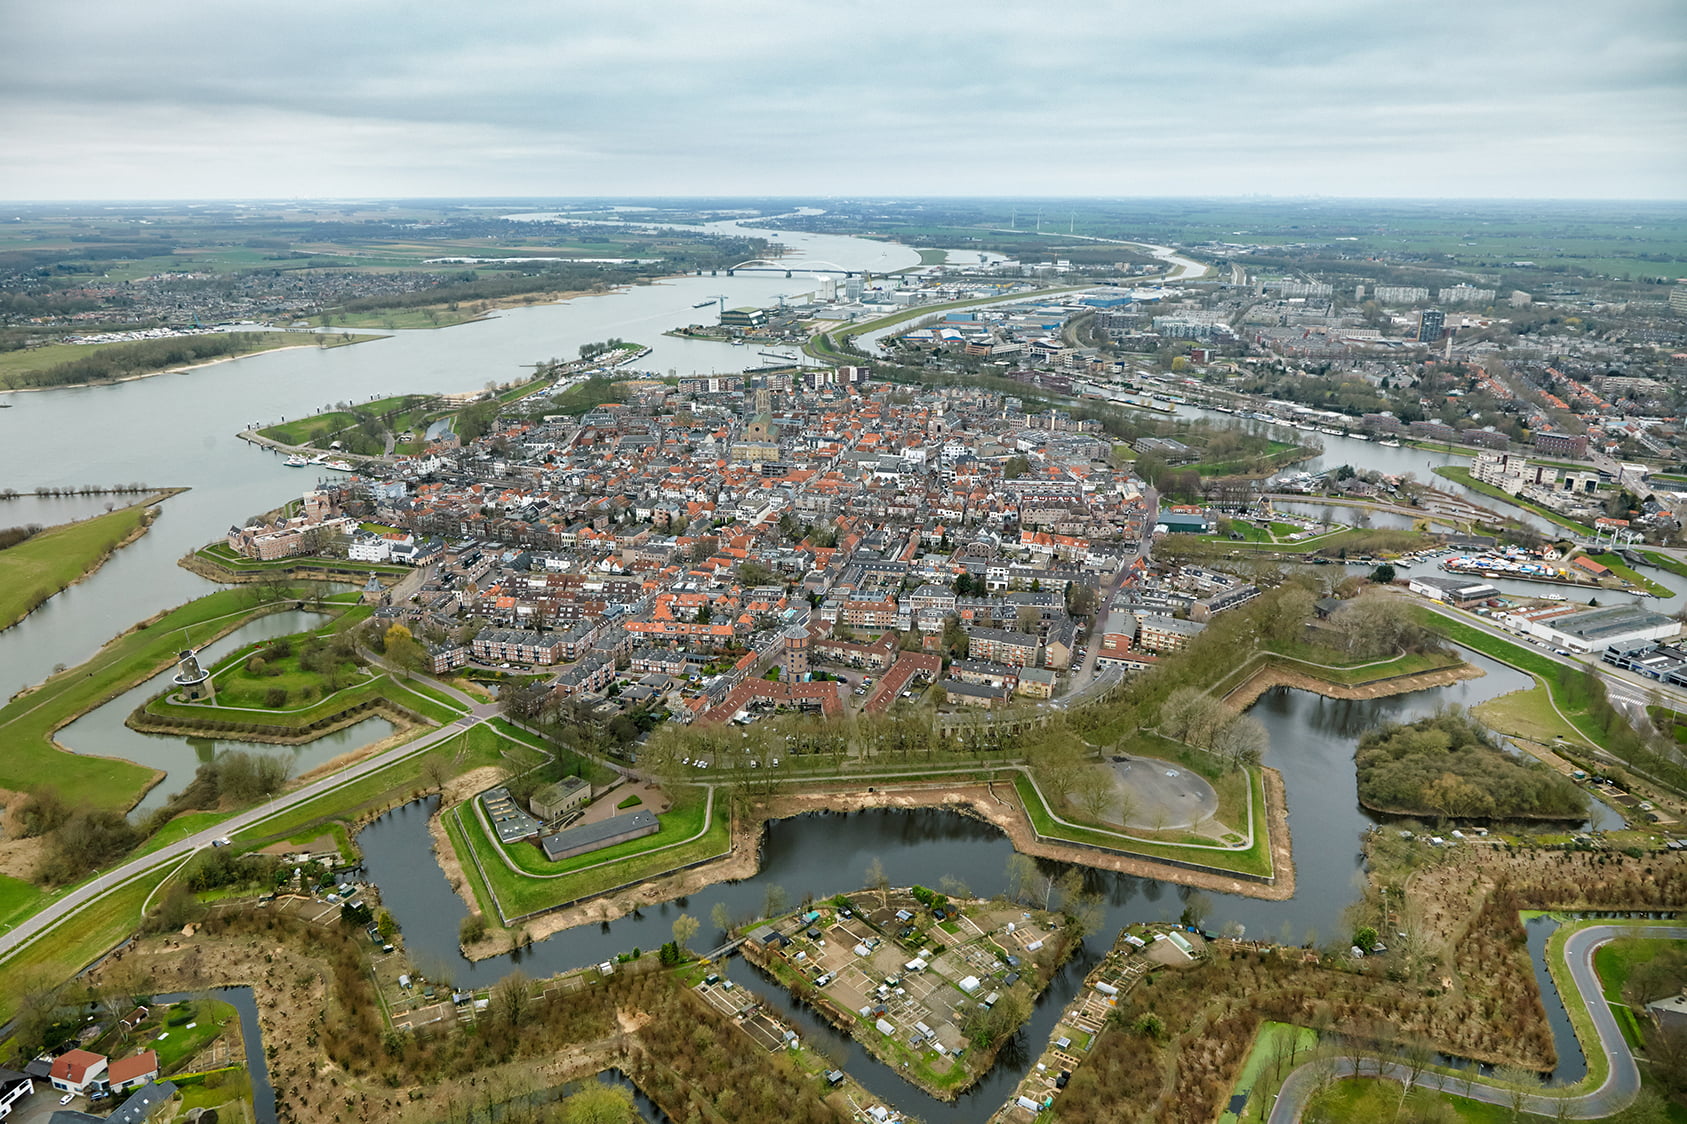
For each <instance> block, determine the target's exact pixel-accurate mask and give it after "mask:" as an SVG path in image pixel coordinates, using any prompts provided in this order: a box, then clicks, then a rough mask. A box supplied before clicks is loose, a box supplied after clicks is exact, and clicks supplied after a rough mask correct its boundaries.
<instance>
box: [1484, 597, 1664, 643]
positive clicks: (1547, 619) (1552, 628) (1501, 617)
mask: <svg viewBox="0 0 1687 1124" xmlns="http://www.w3.org/2000/svg"><path fill="white" fill-rule="evenodd" d="M1495 619H1496V620H1498V621H1499V622H1500V623H1502V624H1505V625H1508V626H1509V627H1511V628H1514V629H1516V630H1517V631H1519V632H1524V633H1527V634H1528V635H1530V636H1536V637H1539V638H1540V639H1542V640H1544V641H1546V642H1547V643H1548V644H1551V645H1553V646H1555V647H1559V648H1564V649H1566V650H1568V651H1571V652H1604V651H1605V650H1606V649H1607V648H1612V647H1617V648H1621V647H1625V646H1631V645H1635V644H1640V643H1643V642H1645V641H1649V640H1669V639H1673V638H1674V637H1675V636H1677V635H1679V634H1680V632H1681V623H1680V622H1679V621H1677V620H1676V619H1675V618H1674V617H1666V616H1664V615H1663V614H1662V613H1653V612H1648V611H1647V610H1645V609H1642V608H1640V607H1639V606H1637V605H1612V606H1609V607H1607V608H1598V609H1582V608H1576V607H1574V606H1553V607H1552V608H1548V609H1514V610H1512V611H1511V612H1508V613H1503V614H1497V615H1496V616H1495Z"/></svg>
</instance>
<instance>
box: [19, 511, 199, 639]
mask: <svg viewBox="0 0 1687 1124" xmlns="http://www.w3.org/2000/svg"><path fill="white" fill-rule="evenodd" d="M185 491H187V489H186V488H161V489H159V490H158V491H156V492H154V493H153V494H152V495H150V496H148V497H147V498H146V499H144V500H141V501H140V502H139V503H133V504H129V505H128V506H126V507H120V508H117V509H116V510H115V511H108V512H106V513H105V514H103V515H95V516H93V517H91V518H88V519H83V520H79V521H78V522H75V523H61V524H59V525H58V526H56V527H49V528H47V529H46V530H45V531H42V532H40V533H39V534H37V535H33V536H31V537H30V538H27V539H25V540H24V541H23V542H21V543H18V544H17V545H16V546H13V547H8V548H6V549H5V550H0V632H4V631H5V630H6V629H8V628H11V627H12V626H13V625H15V624H17V623H18V622H19V621H21V620H23V619H24V618H25V617H27V616H29V614H30V613H33V612H34V611H35V610H36V609H38V608H40V607H41V606H42V605H44V604H46V603H47V601H49V600H50V599H52V598H53V597H56V596H58V595H59V594H60V593H63V592H64V591H65V590H67V589H69V588H70V587H71V586H73V585H77V584H79V583H81V582H84V581H86V580H87V579H88V578H90V577H92V576H93V575H94V573H96V572H97V571H98V570H99V568H100V567H101V566H104V565H105V564H106V563H107V562H108V561H110V560H111V557H112V555H114V554H116V553H117V552H118V551H119V550H122V549H123V548H124V547H126V546H128V545H129V544H130V543H132V542H134V541H135V540H137V539H139V538H140V537H141V536H142V535H144V534H146V532H147V530H148V529H149V528H150V527H151V526H152V523H153V520H155V519H157V518H158V512H159V505H160V504H162V503H163V502H164V501H165V500H167V499H169V498H170V497H171V496H176V495H180V494H181V493H183V492H185Z"/></svg>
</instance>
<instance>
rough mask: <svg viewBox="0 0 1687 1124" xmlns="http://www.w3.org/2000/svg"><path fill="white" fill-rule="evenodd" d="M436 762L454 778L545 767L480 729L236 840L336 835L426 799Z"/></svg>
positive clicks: (302, 806)
mask: <svg viewBox="0 0 1687 1124" xmlns="http://www.w3.org/2000/svg"><path fill="white" fill-rule="evenodd" d="M433 760H441V761H444V762H445V763H446V764H447V765H448V766H449V768H450V772H451V773H452V774H454V775H455V774H460V773H466V772H468V771H469V770H470V769H479V768H483V767H485V766H488V765H496V766H501V767H503V768H506V769H509V770H510V771H511V772H520V771H521V770H523V769H528V768H531V767H532V766H534V765H536V764H538V763H539V757H538V753H537V752H536V751H534V750H533V749H531V748H530V747H527V746H523V745H516V744H513V743H511V742H510V741H509V739H507V738H504V737H501V736H500V735H499V734H498V733H497V732H496V731H494V730H491V729H488V728H487V727H486V726H476V727H474V728H472V729H469V730H465V731H463V732H462V733H461V734H458V735H457V736H456V737H454V738H450V739H447V740H446V741H444V742H442V743H440V744H439V745H436V746H434V747H432V748H431V749H427V750H424V751H422V752H420V753H416V754H412V755H411V756H409V757H405V758H403V759H401V760H398V761H394V762H393V763H392V764H390V765H388V766H386V767H385V768H382V769H377V770H375V771H374V772H372V773H368V774H366V775H364V776H361V777H358V778H357V779H356V780H353V781H348V782H347V783H345V784H342V785H339V786H337V787H335V788H333V789H331V790H330V791H328V792H325V793H323V794H322V795H321V796H318V797H316V798H315V799H314V800H308V801H306V802H305V803H303V804H299V805H296V806H294V807H292V808H288V809H287V810H285V811H283V812H278V813H276V814H275V815H273V816H270V817H269V818H267V819H264V820H260V821H258V822H257V823H255V824H253V825H252V826H250V827H247V828H244V829H243V830H241V831H240V832H238V833H237V835H236V838H237V839H238V840H239V841H240V842H241V843H242V844H251V845H255V846H263V845H266V844H269V843H273V842H277V841H281V840H289V841H294V842H304V841H307V840H309V839H312V838H315V837H316V836H317V835H321V834H332V833H333V831H334V828H335V827H336V826H344V825H355V824H357V823H359V822H361V821H362V820H363V819H364V818H365V817H366V816H368V815H371V814H374V813H378V812H381V811H384V810H385V809H387V808H391V807H392V806H394V805H395V804H400V803H403V802H404V801H407V800H410V799H413V798H415V797H417V796H421V795H423V794H424V793H425V792H426V791H427V790H428V788H429V786H428V784H427V782H426V781H425V780H424V773H425V771H426V769H427V766H428V762H430V761H433ZM336 838H338V837H336Z"/></svg>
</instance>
